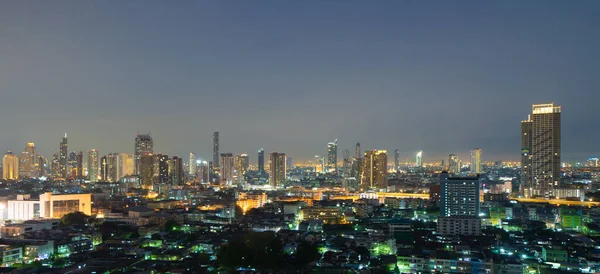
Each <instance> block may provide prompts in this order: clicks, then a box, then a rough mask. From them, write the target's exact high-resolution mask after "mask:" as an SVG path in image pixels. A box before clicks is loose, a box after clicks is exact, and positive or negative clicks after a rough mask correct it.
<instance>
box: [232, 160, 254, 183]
mask: <svg viewBox="0 0 600 274" xmlns="http://www.w3.org/2000/svg"><path fill="white" fill-rule="evenodd" d="M249 160H250V159H249V158H248V154H240V155H237V156H235V174H234V176H236V177H237V183H238V184H243V183H244V182H245V180H244V175H245V174H246V171H248V167H249Z"/></svg>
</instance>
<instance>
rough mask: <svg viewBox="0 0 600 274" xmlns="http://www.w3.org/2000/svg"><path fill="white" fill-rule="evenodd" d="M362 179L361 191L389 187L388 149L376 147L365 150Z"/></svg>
mask: <svg viewBox="0 0 600 274" xmlns="http://www.w3.org/2000/svg"><path fill="white" fill-rule="evenodd" d="M360 179H361V180H360V185H359V190H360V191H367V190H380V189H386V188H387V185H388V182H387V151H385V150H375V149H372V150H368V151H365V157H364V159H363V168H362V175H361V178H360Z"/></svg>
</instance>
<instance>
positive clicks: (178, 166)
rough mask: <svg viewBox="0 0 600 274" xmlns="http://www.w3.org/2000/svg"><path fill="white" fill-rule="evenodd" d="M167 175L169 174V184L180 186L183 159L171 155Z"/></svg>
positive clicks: (182, 180) (182, 173) (182, 181)
mask: <svg viewBox="0 0 600 274" xmlns="http://www.w3.org/2000/svg"><path fill="white" fill-rule="evenodd" d="M169 175H170V176H171V184H172V185H174V186H182V185H183V183H184V177H183V176H184V175H185V173H184V172H183V159H182V158H179V157H177V156H173V158H172V159H171V162H170V165H169Z"/></svg>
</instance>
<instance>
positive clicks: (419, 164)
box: [415, 151, 423, 167]
mask: <svg viewBox="0 0 600 274" xmlns="http://www.w3.org/2000/svg"><path fill="white" fill-rule="evenodd" d="M415 163H416V166H417V167H423V151H419V152H417V157H416V159H415Z"/></svg>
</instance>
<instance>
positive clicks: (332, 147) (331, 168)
mask: <svg viewBox="0 0 600 274" xmlns="http://www.w3.org/2000/svg"><path fill="white" fill-rule="evenodd" d="M326 172H337V139H335V141H333V142H331V143H328V144H327V170H326Z"/></svg>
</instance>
